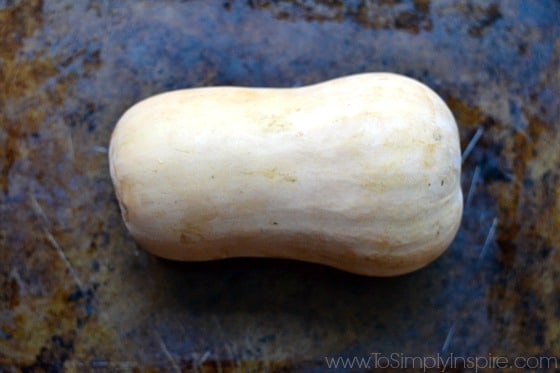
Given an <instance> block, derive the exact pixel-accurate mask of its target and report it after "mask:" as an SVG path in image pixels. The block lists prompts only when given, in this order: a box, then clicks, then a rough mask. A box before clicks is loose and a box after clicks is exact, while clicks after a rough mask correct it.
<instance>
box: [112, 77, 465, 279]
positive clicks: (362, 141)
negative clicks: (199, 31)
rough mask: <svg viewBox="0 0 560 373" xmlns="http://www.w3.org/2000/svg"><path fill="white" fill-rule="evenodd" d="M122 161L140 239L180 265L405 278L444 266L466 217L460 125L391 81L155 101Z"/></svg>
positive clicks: (408, 86)
mask: <svg viewBox="0 0 560 373" xmlns="http://www.w3.org/2000/svg"><path fill="white" fill-rule="evenodd" d="M109 161H110V170H111V177H112V180H113V183H114V186H115V191H116V194H117V197H118V200H119V202H120V206H121V211H122V215H123V219H124V221H125V224H126V226H127V228H128V229H129V231H130V233H131V234H132V236H133V237H134V238H135V240H136V241H137V242H138V243H139V244H140V245H141V246H142V247H144V248H145V249H146V250H148V251H150V252H151V253H153V254H155V255H158V256H161V257H165V258H169V259H176V260H187V261H201V260H212V259H220V258H229V257H276V258H291V259H298V260H304V261H309V262H315V263H322V264H326V265H329V266H333V267H337V268H339V269H342V270H345V271H349V272H354V273H359V274H364V275H373V276H391V275H398V274H404V273H407V272H411V271H414V270H416V269H418V268H421V267H423V266H425V265H426V264H428V263H430V262H431V261H433V260H434V259H435V258H437V257H438V256H439V255H440V254H441V253H442V252H443V251H444V250H445V249H446V248H447V247H448V246H449V244H450V243H451V241H452V240H453V238H454V237H455V234H456V232H457V230H458V227H459V224H460V221H461V215H462V208H463V198H462V193H461V187H460V174H461V154H460V144H459V135H458V130H457V125H456V123H455V120H454V119H453V115H452V114H451V112H450V111H449V109H448V108H447V106H446V105H445V103H444V102H443V101H442V100H441V99H440V98H439V96H437V95H436V94H435V93H434V92H433V91H432V90H430V89H429V88H427V87H426V86H424V85H423V84H421V83H419V82H417V81H415V80H413V79H410V78H406V77H403V76H400V75H395V74H389V73H368V74H359V75H353V76H348V77H344V78H339V79H334V80H330V81H327V82H323V83H320V84H316V85H311V86H306V87H301V88H291V89H286V88H284V89H279V88H241V87H212V88H197V89H185V90H180V91H174V92H168V93H164V94H160V95H157V96H153V97H151V98H148V99H146V100H144V101H141V102H140V103H138V104H136V105H134V106H133V107H132V108H130V109H129V110H128V111H127V112H126V113H125V114H124V115H123V116H122V118H121V119H120V120H119V122H118V124H117V126H116V128H115V130H114V133H113V135H112V138H111V144H110V151H109Z"/></svg>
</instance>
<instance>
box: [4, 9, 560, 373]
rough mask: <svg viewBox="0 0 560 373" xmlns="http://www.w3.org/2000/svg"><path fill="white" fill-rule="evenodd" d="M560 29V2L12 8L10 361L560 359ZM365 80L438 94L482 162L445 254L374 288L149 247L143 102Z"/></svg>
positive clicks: (301, 270) (466, 178)
mask: <svg viewBox="0 0 560 373" xmlns="http://www.w3.org/2000/svg"><path fill="white" fill-rule="evenodd" d="M559 19H560V3H559V2H557V1H552V0H549V1H545V0H543V1H521V0H510V1H505V0H504V1H465V0H463V1H451V0H441V1H429V0H415V1H407V0H402V1H398V0H384V1H350V0H348V1H320V0H314V1H266V0H262V1H248V2H242V1H171V0H168V1H158V2H153V1H132V0H130V1H119V2H109V1H78V2H72V1H66V0H64V1H49V0H44V1H40V0H31V1H0V31H1V32H0V368H1V369H4V370H6V371H18V370H29V371H31V370H33V369H39V370H40V369H43V370H49V369H51V371H61V370H62V369H66V370H68V371H83V370H98V371H128V370H135V369H136V370H139V371H146V370H149V371H181V370H184V371H187V370H210V371H211V370H221V371H230V370H238V369H241V370H255V371H256V370H270V371H278V370H283V369H289V370H293V369H295V370H310V371H313V370H322V369H325V368H328V367H329V365H327V363H328V362H329V361H328V359H330V358H337V357H353V356H356V357H365V358H368V357H372V356H378V357H388V356H391V354H397V355H396V356H411V357H434V356H438V354H440V355H441V356H449V354H451V353H453V354H454V355H455V356H464V357H468V356H471V357H475V356H482V357H488V356H489V354H492V355H493V356H501V355H503V356H507V357H509V358H514V357H518V356H521V357H529V356H558V355H560V322H559V319H560V307H559V303H558V288H559V285H558V284H559V283H560V282H559V281H558V279H559V275H560V269H559V268H560V266H559V265H558V264H559V257H558V250H559V241H560V233H559V232H560V187H559V182H560V151H559V146H558V145H559V144H560V135H559V133H560V123H559V118H560V115H559V114H560V109H559V107H560V100H559V93H560V40H559V38H558V35H560V23H559V22H558V20H559ZM364 71H392V72H397V73H402V74H406V75H409V76H411V77H414V78H416V79H419V80H421V81H423V82H424V83H426V84H428V85H429V86H431V87H432V88H433V89H434V90H435V91H437V92H438V93H439V94H440V95H441V96H442V97H443V98H444V99H445V100H446V102H447V103H448V104H449V106H450V107H451V109H452V111H453V112H454V114H455V116H456V118H457V121H458V124H459V126H460V133H461V143H462V148H463V149H467V148H470V150H469V151H468V152H467V156H466V159H465V161H464V164H463V177H462V186H463V191H464V195H465V199H466V202H465V210H464V216H463V223H462V226H461V229H460V231H459V233H458V235H457V237H456V239H455V241H454V242H453V244H452V245H451V247H450V248H449V250H448V251H447V252H446V253H445V254H444V255H443V256H442V257H441V258H439V259H438V260H437V261H436V262H434V263H433V264H431V265H430V266H428V267H427V268H425V269H423V270H420V271H418V272H415V273H412V274H410V275H406V276H401V277H396V278H367V277H361V276H356V275H351V274H348V273H344V272H341V271H337V270H334V269H330V268H326V267H323V266H319V265H313V264H306V263H298V262H292V261H280V260H272V259H270V260H263V259H232V260H225V261H220V262H212V263H173V262H168V261H163V260H160V259H156V258H154V257H152V256H150V255H148V254H147V253H145V252H144V251H142V250H141V249H140V248H138V247H137V246H136V245H135V244H134V242H133V241H132V239H131V237H130V236H129V235H128V234H127V232H126V229H125V227H124V225H123V223H122V221H121V218H120V215H119V211H118V205H117V202H116V200H115V197H114V194H113V189H112V185H111V182H110V178H109V172H108V161H107V154H106V153H107V146H108V142H109V137H110V134H111V131H112V129H113V127H114V125H115V123H116V121H117V119H118V118H119V116H120V115H121V114H122V113H123V111H124V110H125V109H126V108H127V107H129V106H130V105H132V104H133V103H134V102H136V101H138V100H140V99H142V98H145V97H148V96H150V95H153V94H156V93H159V92H163V91H167V90H171V89H178V88H187V87H199V86H214V85H244V86H274V87H291V86H300V85H304V84H310V83H314V82H319V81H322V80H326V79H329V78H333V77H338V76H342V75H347V74H352V73H358V72H364ZM218 109H219V108H218ZM469 145H470V146H469ZM376 354H377V355H376ZM399 354H400V355H399ZM373 362H374V360H369V363H370V364H373ZM380 362H381V360H378V361H377V363H380ZM370 367H372V366H371V365H370ZM409 367H410V364H409ZM354 368H356V369H357V368H360V367H354Z"/></svg>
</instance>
